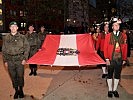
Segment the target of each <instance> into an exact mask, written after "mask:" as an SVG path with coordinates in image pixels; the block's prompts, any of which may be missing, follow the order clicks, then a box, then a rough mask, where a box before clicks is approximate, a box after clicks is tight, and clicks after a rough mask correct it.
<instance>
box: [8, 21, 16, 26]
mask: <svg viewBox="0 0 133 100" xmlns="http://www.w3.org/2000/svg"><path fill="white" fill-rule="evenodd" d="M11 25H17V22H15V21H13V22H10V24H9V26H11Z"/></svg>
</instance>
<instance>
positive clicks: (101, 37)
mask: <svg viewBox="0 0 133 100" xmlns="http://www.w3.org/2000/svg"><path fill="white" fill-rule="evenodd" d="M108 33H109V25H108V23H105V24H104V27H103V32H102V33H100V34H99V36H98V40H97V43H96V50H97V51H98V49H99V50H100V57H101V58H102V59H103V60H105V58H104V40H105V35H106V34H108ZM101 67H102V71H103V75H102V78H106V77H107V71H106V64H102V65H101Z"/></svg>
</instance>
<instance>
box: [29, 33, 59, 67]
mask: <svg viewBox="0 0 133 100" xmlns="http://www.w3.org/2000/svg"><path fill="white" fill-rule="evenodd" d="M59 44H60V35H47V37H46V39H45V42H44V43H43V45H42V48H41V50H40V51H38V52H37V53H36V54H35V55H33V56H32V57H31V58H30V59H29V60H28V61H27V63H28V64H39V65H52V64H53V63H54V61H55V58H56V52H57V50H58V47H59Z"/></svg>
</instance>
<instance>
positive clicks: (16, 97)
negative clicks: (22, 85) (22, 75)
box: [14, 87, 19, 99]
mask: <svg viewBox="0 0 133 100" xmlns="http://www.w3.org/2000/svg"><path fill="white" fill-rule="evenodd" d="M18 96H19V91H18V87H15V94H14V99H18Z"/></svg>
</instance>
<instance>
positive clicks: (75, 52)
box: [56, 48, 80, 56]
mask: <svg viewBox="0 0 133 100" xmlns="http://www.w3.org/2000/svg"><path fill="white" fill-rule="evenodd" d="M79 53H80V52H79V51H78V50H76V49H72V48H59V49H58V50H57V53H56V54H57V55H60V56H70V55H75V56H76V55H78V54H79Z"/></svg>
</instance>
